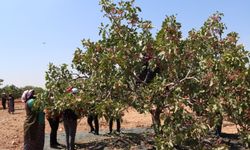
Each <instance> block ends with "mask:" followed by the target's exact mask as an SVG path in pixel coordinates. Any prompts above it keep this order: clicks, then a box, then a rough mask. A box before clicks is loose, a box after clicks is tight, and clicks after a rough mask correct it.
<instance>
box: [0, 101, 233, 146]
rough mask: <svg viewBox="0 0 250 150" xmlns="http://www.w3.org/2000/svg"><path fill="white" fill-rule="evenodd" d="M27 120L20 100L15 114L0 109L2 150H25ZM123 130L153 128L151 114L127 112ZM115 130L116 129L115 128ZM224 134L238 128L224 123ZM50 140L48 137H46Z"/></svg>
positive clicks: (81, 125) (83, 127) (83, 124)
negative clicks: (24, 135) (24, 131)
mask: <svg viewBox="0 0 250 150" xmlns="http://www.w3.org/2000/svg"><path fill="white" fill-rule="evenodd" d="M24 119H25V110H24V104H23V103H22V102H21V101H20V100H16V101H15V113H14V114H9V113H8V110H7V109H5V110H3V109H2V107H0V134H1V137H0V138H1V140H0V149H1V150H21V149H23V123H24ZM107 125H108V124H107V122H106V120H105V119H104V118H101V119H100V131H101V132H102V131H108V126H107ZM114 125H115V124H114ZM121 126H122V130H126V129H133V128H148V127H150V126H151V116H150V114H139V113H138V112H136V111H135V110H134V109H129V110H128V111H126V112H125V115H124V117H123V122H122V125H121ZM114 128H115V127H114ZM88 131H89V127H88V125H87V121H86V118H82V119H81V120H79V122H78V126H77V132H88ZM222 131H223V132H224V133H228V134H235V133H237V130H236V127H235V125H234V124H232V123H230V122H226V121H225V122H224V124H223V130H222ZM45 132H46V133H49V132H50V127H49V124H48V122H47V120H46V129H45ZM58 132H59V133H60V132H61V133H63V132H64V129H63V125H62V124H60V127H59V131H58ZM46 138H48V136H46Z"/></svg>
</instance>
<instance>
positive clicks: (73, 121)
mask: <svg viewBox="0 0 250 150" xmlns="http://www.w3.org/2000/svg"><path fill="white" fill-rule="evenodd" d="M69 92H71V93H72V94H73V95H75V94H76V93H77V92H78V90H77V88H71V90H70V91H69ZM77 118H78V117H77V115H76V113H75V112H74V111H73V110H72V109H65V110H64V111H63V113H62V119H63V125H64V129H65V133H66V149H67V150H74V149H75V136H76V129H77Z"/></svg>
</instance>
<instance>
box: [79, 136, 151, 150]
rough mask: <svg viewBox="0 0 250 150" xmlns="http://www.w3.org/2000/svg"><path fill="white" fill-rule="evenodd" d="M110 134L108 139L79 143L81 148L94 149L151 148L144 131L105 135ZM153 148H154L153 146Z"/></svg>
mask: <svg viewBox="0 0 250 150" xmlns="http://www.w3.org/2000/svg"><path fill="white" fill-rule="evenodd" d="M105 136H110V138H108V139H104V140H99V141H93V142H89V143H81V144H77V145H76V146H77V148H79V149H92V150H103V149H105V150H108V149H131V148H135V149H150V148H149V147H148V146H149V145H147V144H146V143H145V141H147V140H148V139H146V137H145V134H143V133H123V134H119V135H105ZM151 149H152V148H151Z"/></svg>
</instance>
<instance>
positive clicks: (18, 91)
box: [0, 80, 44, 99]
mask: <svg viewBox="0 0 250 150" xmlns="http://www.w3.org/2000/svg"><path fill="white" fill-rule="evenodd" d="M2 81H3V80H2ZM1 84H2V82H1V80H0V85H1ZM27 89H34V90H35V91H36V93H41V92H43V90H44V89H43V88H41V87H36V86H24V87H17V86H15V85H13V84H12V85H6V86H4V87H2V88H0V93H1V94H2V93H6V94H12V95H13V96H14V98H15V99H17V98H21V96H22V93H23V91H25V90H27Z"/></svg>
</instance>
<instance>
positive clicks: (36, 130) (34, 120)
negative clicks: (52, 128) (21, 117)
mask: <svg viewBox="0 0 250 150" xmlns="http://www.w3.org/2000/svg"><path fill="white" fill-rule="evenodd" d="M34 94H35V93H34V90H31V91H30V92H28V93H27V100H26V102H25V110H26V119H25V121H24V150H43V147H44V136H45V119H44V113H43V111H42V110H39V111H37V110H34V109H33V105H34V102H35V96H34Z"/></svg>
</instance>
